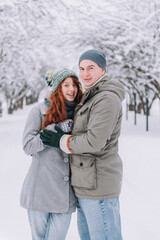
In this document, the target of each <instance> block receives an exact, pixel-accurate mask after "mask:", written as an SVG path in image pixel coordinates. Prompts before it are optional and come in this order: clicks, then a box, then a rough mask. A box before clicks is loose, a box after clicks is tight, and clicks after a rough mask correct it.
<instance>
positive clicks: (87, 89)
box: [84, 74, 105, 92]
mask: <svg viewBox="0 0 160 240" xmlns="http://www.w3.org/2000/svg"><path fill="white" fill-rule="evenodd" d="M104 76H105V74H104V75H103V76H102V77H101V78H99V79H98V80H97V82H95V83H94V84H93V85H92V86H89V87H87V86H85V85H84V88H85V91H86V92H88V91H90V89H91V88H92V87H94V86H95V85H96V84H97V83H98V82H100V81H101V79H102V78H103V77H104Z"/></svg>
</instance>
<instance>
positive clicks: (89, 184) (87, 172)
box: [71, 155, 97, 189]
mask: <svg viewBox="0 0 160 240" xmlns="http://www.w3.org/2000/svg"><path fill="white" fill-rule="evenodd" d="M71 185H72V186H73V187H80V188H85V189H96V185H97V181H96V162H95V158H94V157H90V156H89V157H88V156H87V157H86V156H85V157H84V156H76V155H75V156H74V155H72V158H71Z"/></svg>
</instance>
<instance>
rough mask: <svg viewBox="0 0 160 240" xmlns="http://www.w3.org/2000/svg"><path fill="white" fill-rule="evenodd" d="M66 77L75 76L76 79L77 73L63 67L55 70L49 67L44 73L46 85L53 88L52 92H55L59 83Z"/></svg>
mask: <svg viewBox="0 0 160 240" xmlns="http://www.w3.org/2000/svg"><path fill="white" fill-rule="evenodd" d="M67 77H75V78H77V79H78V77H77V75H76V73H75V72H73V71H71V70H69V69H67V68H63V69H61V70H58V71H56V70H55V69H50V70H48V72H47V73H46V78H45V80H46V82H47V85H48V86H50V87H52V88H53V92H55V91H56V90H57V88H58V86H59V84H60V83H61V82H62V81H63V80H64V79H66V78H67Z"/></svg>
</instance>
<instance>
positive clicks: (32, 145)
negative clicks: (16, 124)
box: [22, 107, 46, 155]
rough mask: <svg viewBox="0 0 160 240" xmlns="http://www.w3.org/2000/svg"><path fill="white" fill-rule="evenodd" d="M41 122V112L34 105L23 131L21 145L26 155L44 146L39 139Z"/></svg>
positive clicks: (40, 149)
mask: <svg viewBox="0 0 160 240" xmlns="http://www.w3.org/2000/svg"><path fill="white" fill-rule="evenodd" d="M41 123H42V117H41V112H40V110H39V108H38V107H35V108H33V109H32V110H31V111H30V113H29V115H28V118H27V121H26V124H25V128H24V131H23V137H22V145H23V150H24V152H25V153H26V154H27V155H33V154H36V153H37V152H40V151H42V150H43V149H45V148H46V147H45V146H44V145H43V143H42V140H41V139H40V134H39V131H40V130H41Z"/></svg>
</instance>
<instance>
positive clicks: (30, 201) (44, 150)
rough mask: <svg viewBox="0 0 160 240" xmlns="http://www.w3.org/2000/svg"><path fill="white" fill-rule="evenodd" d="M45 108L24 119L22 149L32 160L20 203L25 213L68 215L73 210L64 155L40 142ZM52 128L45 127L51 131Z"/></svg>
mask: <svg viewBox="0 0 160 240" xmlns="http://www.w3.org/2000/svg"><path fill="white" fill-rule="evenodd" d="M47 109H48V106H47V105H46V104H45V102H43V103H40V104H39V105H37V106H36V107H34V108H33V109H32V110H31V111H30V113H29V116H28V119H27V122H26V125H25V129H24V133H23V149H24V151H25V153H26V154H28V155H31V156H32V162H31V166H30V169H29V171H28V174H27V176H26V178H25V181H24V184H23V187H22V191H21V197H20V203H21V206H22V207H24V208H27V209H31V210H36V211H43V212H52V213H68V212H73V211H75V209H76V202H77V200H76V197H75V195H74V192H73V189H72V187H71V185H70V166H69V160H68V155H67V154H66V153H64V152H62V151H61V150H60V149H58V148H53V147H45V146H44V145H43V143H42V141H41V139H40V135H39V131H40V129H41V124H42V119H43V118H44V116H45V114H46V111H47ZM51 127H52V128H54V124H52V125H49V126H48V128H49V129H50V130H51Z"/></svg>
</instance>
